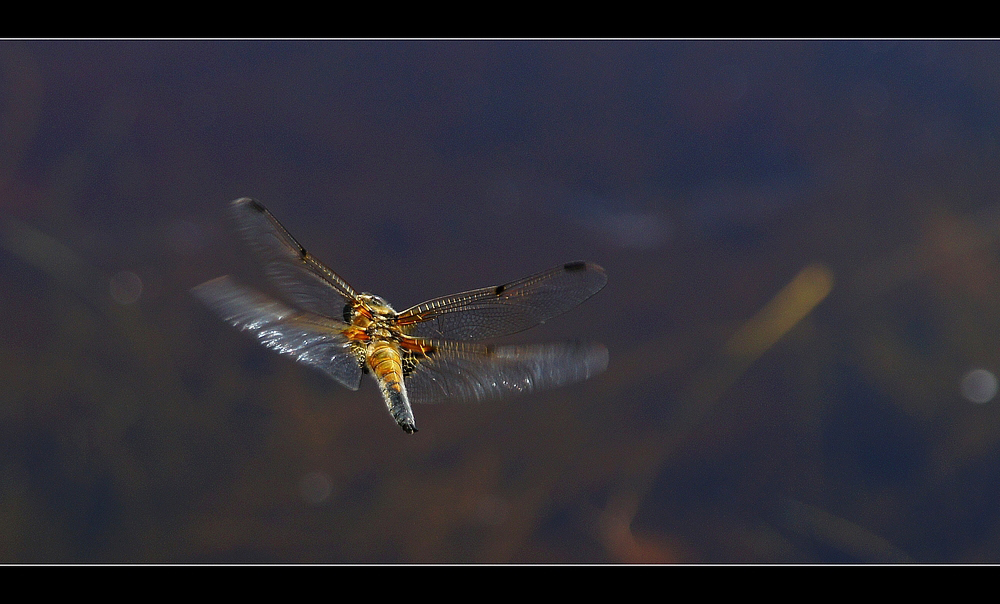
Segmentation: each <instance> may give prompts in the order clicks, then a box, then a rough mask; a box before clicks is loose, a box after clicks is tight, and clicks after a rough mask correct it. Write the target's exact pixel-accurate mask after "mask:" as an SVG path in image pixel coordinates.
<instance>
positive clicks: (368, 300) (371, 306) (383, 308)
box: [358, 293, 396, 317]
mask: <svg viewBox="0 0 1000 604" xmlns="http://www.w3.org/2000/svg"><path fill="white" fill-rule="evenodd" d="M358 299H359V300H361V301H362V302H363V303H364V304H365V306H367V307H368V310H370V311H372V314H375V315H380V316H383V317H395V316H396V311H395V310H393V308H392V306H390V305H389V303H388V302H386V301H385V300H384V299H382V298H381V297H379V296H376V295H375V294H369V293H364V294H360V295H359V296H358Z"/></svg>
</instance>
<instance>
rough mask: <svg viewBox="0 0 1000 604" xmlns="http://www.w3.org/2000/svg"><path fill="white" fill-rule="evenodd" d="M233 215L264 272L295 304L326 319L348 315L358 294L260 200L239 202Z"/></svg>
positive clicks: (235, 205) (246, 199)
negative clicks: (346, 313)
mask: <svg viewBox="0 0 1000 604" xmlns="http://www.w3.org/2000/svg"><path fill="white" fill-rule="evenodd" d="M232 212H233V217H234V218H235V219H236V223H237V225H238V226H239V228H240V232H241V233H242V234H243V238H244V239H246V241H247V243H249V244H250V246H251V247H252V248H253V249H254V251H256V252H257V254H258V256H260V259H261V261H262V262H263V263H264V272H265V273H266V274H267V276H268V277H269V278H270V279H271V281H272V282H273V283H274V284H275V286H277V287H278V289H280V290H281V291H282V292H283V293H285V294H286V295H287V296H288V298H289V300H290V301H291V302H294V303H295V304H296V305H298V306H299V307H301V308H303V309H304V310H308V311H310V312H313V313H316V314H318V315H323V316H324V317H331V318H336V319H339V318H341V317H343V316H344V306H345V305H346V304H348V303H350V302H352V301H353V300H354V298H355V296H356V295H357V294H356V293H355V291H354V290H353V289H352V288H351V286H350V285H348V284H347V282H346V281H344V280H343V279H341V278H340V277H339V276H338V275H337V274H336V273H334V272H333V271H331V270H330V269H329V268H327V267H326V266H325V265H324V264H323V263H322V262H320V261H319V260H317V259H316V258H314V257H313V256H312V255H311V254H310V253H309V252H307V251H306V250H305V248H304V247H302V246H301V245H299V242H298V241H296V240H295V238H294V237H292V236H291V234H289V232H288V231H287V230H286V229H285V227H283V226H281V223H280V222H278V219H277V218H275V217H274V216H273V215H272V214H271V212H269V211H268V210H267V208H265V207H264V205H263V204H261V203H260V202H259V201H256V200H254V199H250V198H248V197H244V198H242V199H237V200H236V201H234V202H233V203H232Z"/></svg>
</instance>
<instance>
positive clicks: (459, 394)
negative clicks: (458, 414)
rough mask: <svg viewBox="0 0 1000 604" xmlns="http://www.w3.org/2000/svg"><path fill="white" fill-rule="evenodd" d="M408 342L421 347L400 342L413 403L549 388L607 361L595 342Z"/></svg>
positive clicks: (575, 379)
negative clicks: (495, 344)
mask: <svg viewBox="0 0 1000 604" xmlns="http://www.w3.org/2000/svg"><path fill="white" fill-rule="evenodd" d="M412 342H415V343H416V345H415V346H410V348H411V349H412V348H419V349H422V350H423V352H411V351H408V350H407V348H406V347H404V349H403V350H404V357H403V371H404V376H405V378H404V380H405V383H406V390H407V393H408V394H409V398H410V401H411V402H417V403H434V402H439V401H444V400H449V401H482V400H488V399H494V398H499V397H502V396H507V395H516V394H524V393H527V392H533V391H535V390H543V389H546V388H555V387H556V386H562V385H565V384H572V383H573V382H579V381H583V380H585V379H587V378H590V377H593V376H595V375H597V374H599V373H601V372H602V371H604V370H605V369H606V368H607V366H608V350H607V348H605V347H604V346H602V345H601V344H590V343H563V344H538V345H528V346H486V345H482V344H474V343H468V342H451V341H438V340H423V339H415V340H412ZM405 343H407V340H405V339H404V344H405Z"/></svg>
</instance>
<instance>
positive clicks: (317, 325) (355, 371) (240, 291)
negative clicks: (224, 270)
mask: <svg viewBox="0 0 1000 604" xmlns="http://www.w3.org/2000/svg"><path fill="white" fill-rule="evenodd" d="M191 293H193V294H194V295H195V296H196V297H197V298H198V299H199V300H201V301H202V302H204V303H205V304H206V305H207V306H208V307H209V308H211V309H212V310H214V311H215V312H216V313H218V314H219V315H221V316H222V318H223V319H225V320H226V321H228V322H229V323H231V324H232V325H233V326H234V327H238V328H239V329H241V330H243V331H249V332H251V333H252V334H253V335H254V336H256V337H257V339H258V340H260V342H261V343H262V344H263V345H264V346H267V347H268V348H271V349H273V350H276V351H277V352H280V353H281V354H287V355H289V356H291V357H293V358H294V359H295V360H296V361H298V362H300V363H302V364H304V365H309V366H310V367H315V368H316V369H319V370H320V371H322V372H324V373H326V374H327V375H329V376H330V377H332V378H333V379H335V380H337V381H338V382H340V383H341V384H343V385H344V386H347V387H348V388H350V389H351V390H357V389H358V386H360V385H361V366H360V365H359V363H358V361H357V359H356V358H355V357H354V354H353V353H352V351H351V347H350V344H349V342H348V340H347V338H346V337H344V335H343V330H344V329H347V327H348V325H347V324H345V323H341V322H339V321H335V320H332V319H327V318H325V317H319V316H316V315H313V314H310V313H304V312H299V311H296V310H293V309H291V308H288V307H287V306H285V305H283V304H281V303H280V302H277V301H275V300H273V299H271V298H269V297H267V296H265V295H263V294H261V293H259V292H256V291H254V290H252V289H249V288H246V287H243V286H241V285H239V284H237V283H236V282H234V281H233V280H232V279H230V278H229V277H219V278H217V279H213V280H211V281H208V282H206V283H202V284H201V285H199V286H198V287H196V288H194V289H192V290H191Z"/></svg>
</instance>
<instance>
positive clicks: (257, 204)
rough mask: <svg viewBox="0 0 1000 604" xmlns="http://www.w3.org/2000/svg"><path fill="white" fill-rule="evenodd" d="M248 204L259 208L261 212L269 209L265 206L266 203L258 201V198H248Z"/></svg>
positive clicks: (256, 208) (252, 207)
mask: <svg viewBox="0 0 1000 604" xmlns="http://www.w3.org/2000/svg"><path fill="white" fill-rule="evenodd" d="M247 205H249V206H250V208H251V209H254V210H257V211H258V212H260V213H261V214H263V213H264V212H266V211H267V208H265V207H264V204H262V203H261V202H259V201H257V200H256V199H248V200H247Z"/></svg>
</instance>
